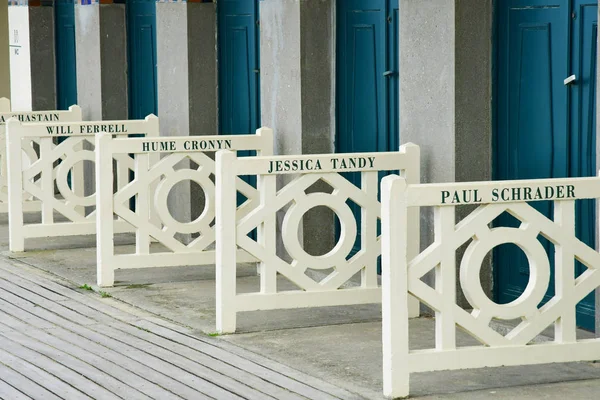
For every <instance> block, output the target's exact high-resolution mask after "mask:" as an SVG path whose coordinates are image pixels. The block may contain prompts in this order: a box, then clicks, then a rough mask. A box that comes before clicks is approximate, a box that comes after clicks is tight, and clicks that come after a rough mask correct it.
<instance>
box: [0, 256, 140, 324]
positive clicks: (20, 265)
mask: <svg viewBox="0 0 600 400" xmlns="http://www.w3.org/2000/svg"><path fill="white" fill-rule="evenodd" d="M10 261H11V263H14V264H16V265H15V266H14V267H13V268H7V267H6V266H5V265H4V264H2V263H0V271H3V272H5V273H7V274H9V275H10V276H16V277H18V278H21V279H23V280H24V281H28V282H31V283H32V284H33V285H34V286H40V287H42V288H44V289H47V290H49V291H53V292H56V293H57V294H59V295H62V296H65V297H66V298H69V299H72V300H75V301H79V302H80V303H82V304H92V305H93V306H94V309H95V310H97V311H99V312H102V313H104V314H107V315H110V316H112V317H114V318H120V319H131V317H132V316H131V314H129V313H127V312H125V311H123V310H120V309H118V308H115V307H112V306H110V305H108V304H106V303H103V302H101V301H97V300H95V299H93V298H91V297H90V296H88V295H85V294H82V293H80V292H77V291H76V290H74V288H71V287H67V286H65V284H68V282H66V281H63V280H62V279H58V278H56V277H53V276H52V275H48V276H47V277H44V278H42V277H40V276H39V274H40V270H38V269H36V268H35V267H31V266H29V264H27V263H24V262H23V261H20V260H16V259H11V260H10ZM72 285H73V286H75V283H73V284H72Z"/></svg>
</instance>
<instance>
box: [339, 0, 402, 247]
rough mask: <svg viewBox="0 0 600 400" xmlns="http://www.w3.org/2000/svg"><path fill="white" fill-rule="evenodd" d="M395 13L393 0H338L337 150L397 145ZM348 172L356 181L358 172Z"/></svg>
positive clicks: (354, 207)
mask: <svg viewBox="0 0 600 400" xmlns="http://www.w3.org/2000/svg"><path fill="white" fill-rule="evenodd" d="M398 17H399V15H398V1H397V0H396V1H394V0H338V2H337V51H336V54H337V66H336V71H337V74H336V75H337V79H336V88H337V93H336V125H337V130H336V140H335V150H336V152H337V153H355V152H377V151H394V150H397V149H398V144H399V140H400V138H399V115H398V114H399V104H398V95H399V71H398V63H399V58H398V22H399V18H398ZM347 177H348V179H350V180H351V181H352V182H353V183H354V184H355V185H357V186H360V174H358V173H353V174H348V175H347ZM350 207H351V208H352V210H353V212H354V214H355V215H356V217H357V220H360V208H359V207H358V206H357V205H356V204H354V203H351V204H350ZM359 236H360V234H359ZM359 245H360V237H357V239H356V244H355V250H358V247H359Z"/></svg>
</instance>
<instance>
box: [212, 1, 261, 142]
mask: <svg viewBox="0 0 600 400" xmlns="http://www.w3.org/2000/svg"><path fill="white" fill-rule="evenodd" d="M217 14H218V35H219V36H218V43H219V46H218V47H219V48H218V57H219V133H221V134H248V133H254V132H255V131H256V129H258V127H259V126H260V99H259V92H260V66H259V65H260V64H259V47H258V46H259V35H258V1H256V0H219V2H218V3H217Z"/></svg>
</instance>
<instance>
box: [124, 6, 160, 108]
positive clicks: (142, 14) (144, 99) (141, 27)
mask: <svg viewBox="0 0 600 400" xmlns="http://www.w3.org/2000/svg"><path fill="white" fill-rule="evenodd" d="M127 34H128V35H127V36H128V52H129V68H128V78H129V118H132V119H140V118H145V117H146V116H147V115H148V114H155V115H158V87H157V80H156V3H155V2H154V1H148V0H128V1H127Z"/></svg>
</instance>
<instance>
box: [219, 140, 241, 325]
mask: <svg viewBox="0 0 600 400" xmlns="http://www.w3.org/2000/svg"><path fill="white" fill-rule="evenodd" d="M236 159H237V156H236V155H235V154H234V153H232V152H230V151H226V150H223V151H219V152H217V162H216V168H215V172H216V193H215V207H216V213H215V219H216V226H215V230H216V284H217V291H216V303H217V304H216V309H217V332H219V333H234V332H235V329H236V314H237V305H236V270H237V257H236V253H237V244H236V243H237V240H236V239H237V232H236V231H237V229H236V208H237V207H236V197H237V196H236V184H235V181H236V179H237V177H236V174H235V171H232V168H233V166H234V163H235V160H236Z"/></svg>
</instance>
